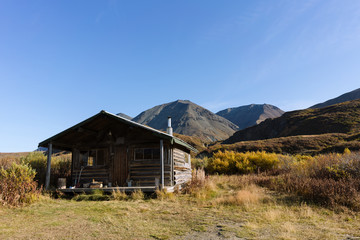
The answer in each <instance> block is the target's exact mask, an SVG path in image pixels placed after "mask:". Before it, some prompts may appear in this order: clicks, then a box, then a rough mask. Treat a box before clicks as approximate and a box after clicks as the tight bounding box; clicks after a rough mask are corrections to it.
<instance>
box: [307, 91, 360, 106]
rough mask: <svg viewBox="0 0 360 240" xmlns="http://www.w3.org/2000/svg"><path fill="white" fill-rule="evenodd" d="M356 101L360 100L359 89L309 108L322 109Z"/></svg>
mask: <svg viewBox="0 0 360 240" xmlns="http://www.w3.org/2000/svg"><path fill="white" fill-rule="evenodd" d="M356 99H360V88H358V89H356V90H354V91H351V92H348V93H344V94H343V95H341V96H339V97H336V98H333V99H330V100H328V101H326V102H323V103H319V104H316V105H314V106H311V107H310V108H322V107H327V106H330V105H334V104H337V103H342V102H346V101H351V100H356Z"/></svg>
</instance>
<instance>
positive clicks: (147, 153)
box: [134, 148, 160, 161]
mask: <svg viewBox="0 0 360 240" xmlns="http://www.w3.org/2000/svg"><path fill="white" fill-rule="evenodd" d="M134 160H135V161H142V160H160V149H159V148H135V154H134Z"/></svg>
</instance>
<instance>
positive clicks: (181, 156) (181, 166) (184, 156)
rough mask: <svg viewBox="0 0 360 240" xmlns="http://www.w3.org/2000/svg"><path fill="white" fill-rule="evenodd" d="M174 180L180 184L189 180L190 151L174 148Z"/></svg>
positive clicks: (176, 183)
mask: <svg viewBox="0 0 360 240" xmlns="http://www.w3.org/2000/svg"><path fill="white" fill-rule="evenodd" d="M173 158H174V182H175V185H181V184H184V183H186V182H187V181H190V180H191V159H190V153H187V152H185V151H183V150H181V149H178V148H174V150H173Z"/></svg>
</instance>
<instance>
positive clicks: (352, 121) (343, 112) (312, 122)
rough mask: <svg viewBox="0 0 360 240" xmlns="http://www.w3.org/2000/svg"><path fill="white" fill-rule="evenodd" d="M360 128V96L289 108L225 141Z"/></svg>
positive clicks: (350, 131) (354, 130) (335, 131)
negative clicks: (339, 101) (316, 106)
mask: <svg viewBox="0 0 360 240" xmlns="http://www.w3.org/2000/svg"><path fill="white" fill-rule="evenodd" d="M359 130H360V100H353V101H349V102H344V103H339V104H336V105H331V106H329V107H324V108H317V109H306V110H299V111H293V112H286V113H284V114H283V115H282V116H281V117H278V118H275V119H267V120H265V121H264V122H262V123H260V124H259V125H256V126H253V127H250V128H247V129H244V130H240V131H238V132H236V133H235V134H234V135H233V136H231V137H230V138H229V139H227V140H226V141H224V143H227V144H231V143H235V142H240V141H248V140H260V139H269V138H278V137H286V136H296V135H315V134H324V133H354V132H359Z"/></svg>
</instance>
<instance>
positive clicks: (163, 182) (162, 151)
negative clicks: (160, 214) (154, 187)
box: [160, 139, 165, 189]
mask: <svg viewBox="0 0 360 240" xmlns="http://www.w3.org/2000/svg"><path fill="white" fill-rule="evenodd" d="M160 166H161V189H164V185H165V181H164V141H163V140H162V139H161V140H160Z"/></svg>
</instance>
